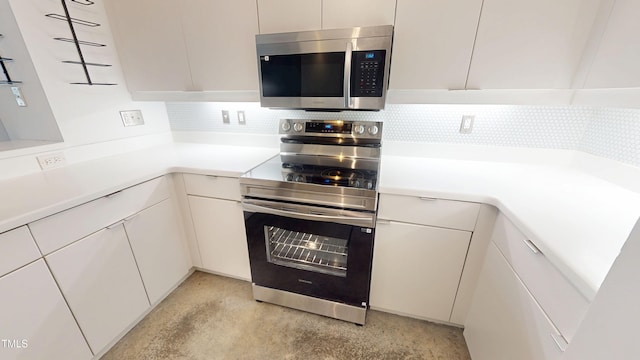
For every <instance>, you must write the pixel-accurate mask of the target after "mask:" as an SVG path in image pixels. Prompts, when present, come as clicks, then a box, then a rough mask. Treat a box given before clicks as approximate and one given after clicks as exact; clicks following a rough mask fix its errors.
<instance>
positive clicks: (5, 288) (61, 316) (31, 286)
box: [0, 259, 93, 360]
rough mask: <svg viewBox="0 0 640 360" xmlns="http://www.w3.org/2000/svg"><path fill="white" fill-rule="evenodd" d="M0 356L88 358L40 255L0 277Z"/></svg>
mask: <svg viewBox="0 0 640 360" xmlns="http://www.w3.org/2000/svg"><path fill="white" fill-rule="evenodd" d="M0 294H1V295H0V309H2V310H1V311H0V339H1V341H2V342H1V343H0V358H2V359H5V360H11V359H22V360H29V359H34V360H36V359H37V360H39V359H74V360H83V359H91V357H92V356H93V355H92V354H91V351H90V350H89V347H88V346H87V343H86V341H85V340H84V338H83V337H82V334H81V333H80V329H78V325H77V324H76V322H75V321H74V319H73V316H72V315H71V312H70V311H69V308H68V307H67V304H66V303H65V301H64V299H63V297H62V295H61V294H60V290H59V289H58V287H57V286H56V284H55V282H54V280H53V277H52V276H51V274H50V273H49V269H47V266H46V265H45V263H44V261H43V260H42V259H40V260H38V261H36V262H34V263H32V264H30V265H27V266H25V267H23V268H21V269H18V270H16V271H14V272H12V273H9V274H7V275H5V276H3V277H0Z"/></svg>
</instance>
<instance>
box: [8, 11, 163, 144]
mask: <svg viewBox="0 0 640 360" xmlns="http://www.w3.org/2000/svg"><path fill="white" fill-rule="evenodd" d="M10 4H11V7H12V9H13V12H14V15H15V17H16V20H17V22H18V25H19V27H20V30H21V32H22V36H23V38H24V41H25V43H26V45H27V49H28V50H29V53H30V54H31V58H32V60H33V63H34V65H35V68H36V71H37V73H38V76H39V78H40V81H41V83H42V87H43V88H44V91H45V93H46V95H47V97H48V99H49V103H50V104H51V108H52V110H53V113H54V115H55V117H56V120H57V122H58V126H59V127H60V130H61V132H62V136H63V138H64V142H65V144H66V145H67V146H75V145H81V144H88V143H95V142H101V141H106V140H113V139H120V138H124V137H132V136H140V135H147V134H154V133H159V132H166V131H168V130H169V126H168V122H167V117H166V111H165V109H164V104H162V103H135V102H132V101H131V98H130V95H129V93H128V91H127V90H126V85H125V80H124V77H123V75H122V71H121V68H120V65H119V61H118V56H117V53H116V50H115V47H114V45H113V38H112V36H111V30H110V27H109V23H108V21H107V17H106V15H105V12H104V8H103V7H102V2H100V1H96V2H95V4H94V5H92V6H82V5H78V4H74V3H72V2H68V6H69V11H70V12H71V16H72V17H76V18H81V19H86V20H89V21H93V22H97V23H100V24H101V26H100V27H96V28H88V27H84V26H81V25H77V26H76V31H77V33H78V37H79V38H80V39H81V40H87V41H94V42H99V43H103V44H106V45H107V46H106V47H104V48H96V47H89V46H83V47H82V48H83V51H84V52H85V58H86V60H87V61H88V62H97V63H106V64H112V65H113V66H112V67H109V68H99V67H90V69H89V71H90V74H92V76H93V79H92V80H94V81H96V82H109V83H117V84H118V85H116V86H85V85H71V84H70V83H71V82H82V81H85V80H86V79H85V78H84V73H83V71H82V68H81V66H79V65H72V64H64V63H62V60H76V61H77V60H78V55H77V52H76V50H75V47H74V46H73V44H71V43H65V42H60V41H55V40H53V38H54V37H71V34H70V31H69V28H68V26H67V24H66V23H65V22H63V21H58V20H54V19H50V18H48V17H45V14H48V13H57V14H63V13H64V12H63V9H62V6H61V3H60V1H57V0H10ZM127 109H141V110H142V111H143V114H144V116H145V122H146V124H145V125H144V126H136V127H128V128H125V127H123V125H122V122H121V119H120V116H119V111H120V110H127Z"/></svg>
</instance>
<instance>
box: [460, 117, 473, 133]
mask: <svg viewBox="0 0 640 360" xmlns="http://www.w3.org/2000/svg"><path fill="white" fill-rule="evenodd" d="M474 119H475V115H462V121H461V122H460V133H461V134H470V133H471V130H473V120H474Z"/></svg>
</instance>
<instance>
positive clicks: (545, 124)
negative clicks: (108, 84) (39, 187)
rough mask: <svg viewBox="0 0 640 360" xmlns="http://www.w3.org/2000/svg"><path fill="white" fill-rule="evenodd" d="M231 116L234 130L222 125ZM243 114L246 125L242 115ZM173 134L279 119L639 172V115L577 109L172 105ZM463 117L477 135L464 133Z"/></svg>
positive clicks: (265, 130)
mask: <svg viewBox="0 0 640 360" xmlns="http://www.w3.org/2000/svg"><path fill="white" fill-rule="evenodd" d="M222 110H229V112H230V118H231V124H223V122H222ZM238 110H244V111H245V117H246V119H247V124H246V125H239V124H238V120H237V113H236V112H237V111H238ZM167 112H168V114H169V120H170V123H171V129H172V130H174V131H213V132H218V133H245V134H246V133H250V134H265V135H270V134H277V130H278V129H277V124H278V120H279V119H283V118H291V119H343V120H360V121H382V122H384V130H383V139H384V140H390V141H407V142H427V143H448V144H473V145H492V146H509V147H528V148H546V149H568V150H581V151H584V152H587V153H590V154H593V155H597V156H601V157H605V158H610V159H614V160H618V161H622V162H625V163H629V164H633V165H636V166H640V110H638V109H614V108H592V107H576V106H571V107H570V106H523V105H399V104H389V105H387V107H386V109H385V110H383V111H379V112H340V113H331V112H305V111H300V110H272V109H263V108H261V107H260V104H259V103H199V102H193V103H167ZM462 115H475V120H474V124H473V131H472V132H471V133H470V134H461V133H459V128H460V121H461V118H462Z"/></svg>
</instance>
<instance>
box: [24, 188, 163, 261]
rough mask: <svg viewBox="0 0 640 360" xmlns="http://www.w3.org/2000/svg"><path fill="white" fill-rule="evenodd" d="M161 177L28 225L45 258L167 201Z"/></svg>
mask: <svg viewBox="0 0 640 360" xmlns="http://www.w3.org/2000/svg"><path fill="white" fill-rule="evenodd" d="M169 194H170V192H169V187H168V184H167V180H166V179H165V178H164V177H160V178H156V179H153V180H150V181H147V182H144V183H142V184H139V185H136V186H133V187H130V188H127V189H124V190H122V191H119V192H116V193H114V194H111V195H108V196H105V197H101V198H99V199H96V200H93V201H90V202H88V203H86V204H82V205H79V206H76V207H74V208H71V209H69V210H65V211H63V212H60V213H57V214H54V215H51V216H49V217H46V218H44V219H41V220H38V221H34V222H33V223H31V224H29V228H30V229H31V233H32V234H33V237H34V238H35V240H36V242H37V243H38V246H40V250H41V251H42V253H43V254H44V255H46V254H49V253H51V252H52V251H55V250H57V249H59V248H61V247H63V246H65V245H68V244H70V243H72V242H74V241H76V240H78V239H80V238H82V237H85V236H87V235H89V234H91V233H94V232H96V231H98V230H100V229H102V228H105V227H107V226H108V225H111V224H113V223H115V222H117V221H120V220H122V219H124V218H126V217H128V216H131V215H133V214H135V213H137V212H139V211H140V210H143V209H145V208H147V207H149V206H151V205H154V204H157V203H159V202H160V201H162V200H164V199H167V198H169Z"/></svg>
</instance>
